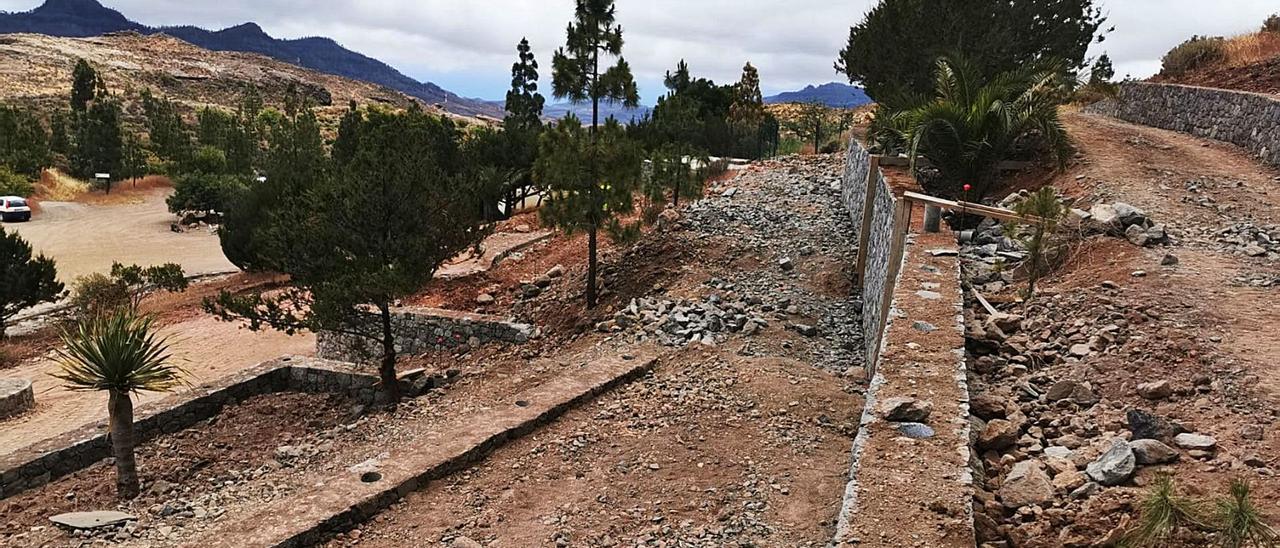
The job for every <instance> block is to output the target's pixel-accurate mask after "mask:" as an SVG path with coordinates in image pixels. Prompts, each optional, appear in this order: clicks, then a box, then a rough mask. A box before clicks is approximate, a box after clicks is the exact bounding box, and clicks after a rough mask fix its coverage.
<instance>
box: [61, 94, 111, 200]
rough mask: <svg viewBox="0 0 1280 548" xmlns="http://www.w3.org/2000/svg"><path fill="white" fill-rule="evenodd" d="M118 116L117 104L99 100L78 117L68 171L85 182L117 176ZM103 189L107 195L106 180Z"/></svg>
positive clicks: (109, 189) (109, 99)
mask: <svg viewBox="0 0 1280 548" xmlns="http://www.w3.org/2000/svg"><path fill="white" fill-rule="evenodd" d="M120 114H121V113H120V104H119V103H118V102H116V101H115V100H114V99H111V98H109V97H100V98H98V99H96V100H94V101H93V104H92V105H91V106H90V107H89V110H88V111H87V112H85V113H84V115H83V116H82V117H81V120H80V124H79V127H78V128H77V130H78V131H77V132H76V146H75V153H74V154H73V155H72V159H71V162H72V167H73V168H74V170H75V172H76V173H77V174H78V175H80V176H81V177H84V178H86V179H87V178H91V177H93V176H94V175H95V174H97V173H108V174H111V175H112V176H119V173H118V172H119V171H120V163H121V161H122V160H123V158H124V141H123V138H122V133H121V130H120ZM106 185H107V186H106V191H107V193H110V192H111V182H110V180H109V179H108V181H107V183H106Z"/></svg>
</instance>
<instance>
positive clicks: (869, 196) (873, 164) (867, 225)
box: [853, 154, 880, 290]
mask: <svg viewBox="0 0 1280 548" xmlns="http://www.w3.org/2000/svg"><path fill="white" fill-rule="evenodd" d="M879 174H880V156H879V155H875V154H873V155H872V156H871V160H870V163H869V164H868V167H867V191H866V193H865V196H866V199H865V200H863V203H862V227H861V229H860V230H859V231H858V263H857V265H855V266H854V269H853V272H854V275H856V276H857V277H858V280H857V283H858V286H859V287H861V288H862V289H863V290H865V289H866V288H867V286H866V283H865V280H866V279H867V272H866V269H867V253H868V252H869V251H870V250H868V249H867V246H868V245H869V244H870V243H871V221H872V217H873V216H874V215H875V211H876V194H877V193H879V191H880V185H879V184H878V183H879V182H880V178H879V177H878V175H879Z"/></svg>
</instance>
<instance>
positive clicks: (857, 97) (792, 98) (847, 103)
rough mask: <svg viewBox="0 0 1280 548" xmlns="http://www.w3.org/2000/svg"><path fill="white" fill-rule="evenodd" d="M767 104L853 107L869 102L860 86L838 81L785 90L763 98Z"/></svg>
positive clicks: (869, 99)
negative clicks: (817, 104)
mask: <svg viewBox="0 0 1280 548" xmlns="http://www.w3.org/2000/svg"><path fill="white" fill-rule="evenodd" d="M764 102H765V103H768V104H776V103H822V104H824V105H827V106H829V107H835V108H853V107H859V106H862V105H865V104H867V103H870V102H871V98H870V97H867V94H866V92H864V91H863V90H862V88H860V87H856V86H851V85H849V84H841V83H839V82H828V83H826V84H820V85H814V84H809V85H807V86H805V87H804V89H801V90H799V91H787V92H783V93H779V94H777V95H771V96H769V97H765V98H764Z"/></svg>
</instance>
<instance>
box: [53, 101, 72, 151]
mask: <svg viewBox="0 0 1280 548" xmlns="http://www.w3.org/2000/svg"><path fill="white" fill-rule="evenodd" d="M67 125H68V122H67V114H66V113H65V112H63V111H61V110H59V111H57V112H54V113H53V116H52V118H51V119H50V121H49V133H50V137H49V150H51V151H53V152H55V153H58V154H62V155H67V154H71V136H70V135H69V134H68V128H67Z"/></svg>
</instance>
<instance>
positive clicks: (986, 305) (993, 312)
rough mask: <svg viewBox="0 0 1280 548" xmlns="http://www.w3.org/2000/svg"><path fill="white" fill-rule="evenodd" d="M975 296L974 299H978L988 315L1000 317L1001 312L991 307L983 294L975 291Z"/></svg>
mask: <svg viewBox="0 0 1280 548" xmlns="http://www.w3.org/2000/svg"><path fill="white" fill-rule="evenodd" d="M973 296H974V298H976V299H978V303H979V304H981V305H982V308H985V309H987V314H990V315H992V316H999V315H1000V311H999V310H996V307H994V306H991V303H989V302H987V299H986V297H983V296H982V293H979V292H978V290H977V289H974V290H973Z"/></svg>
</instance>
